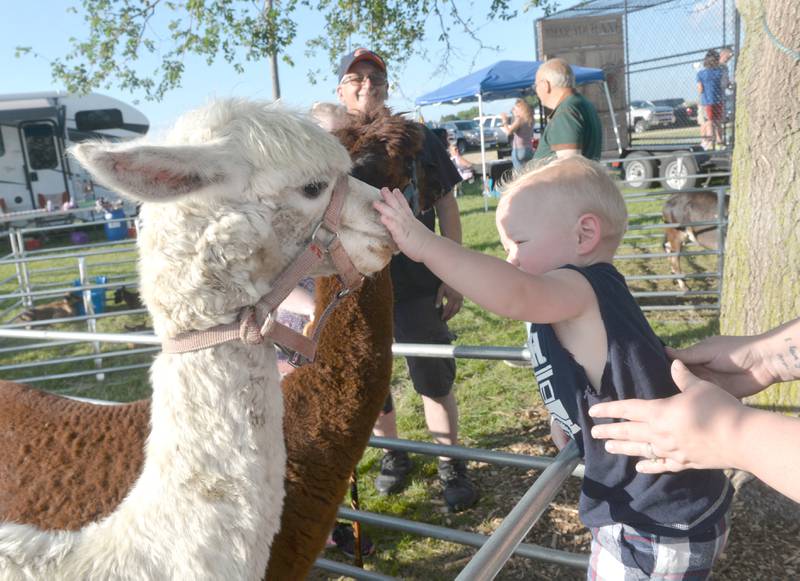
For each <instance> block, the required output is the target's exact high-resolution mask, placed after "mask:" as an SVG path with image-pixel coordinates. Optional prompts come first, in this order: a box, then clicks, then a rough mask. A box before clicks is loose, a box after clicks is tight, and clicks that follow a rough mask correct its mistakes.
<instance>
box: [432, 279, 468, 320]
mask: <svg viewBox="0 0 800 581" xmlns="http://www.w3.org/2000/svg"><path fill="white" fill-rule="evenodd" d="M463 305H464V296H463V295H462V294H461V293H460V292H458V291H456V290H455V289H452V288H450V287H449V286H447V285H446V284H444V283H442V284H440V285H439V290H438V291H437V293H436V306H437V307H439V306H441V307H442V321H444V322H447V321H449V320H450V319H452V318H453V317H455V316H456V314H457V313H458V311H460V310H461V307H462V306H463Z"/></svg>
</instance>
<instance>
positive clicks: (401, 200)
mask: <svg viewBox="0 0 800 581" xmlns="http://www.w3.org/2000/svg"><path fill="white" fill-rule="evenodd" d="M381 196H382V197H383V201H382V202H380V201H378V202H374V203H373V206H374V207H375V209H376V210H377V211H378V213H379V214H380V215H381V223H382V224H383V225H384V226H386V229H387V230H389V233H390V234H391V235H392V238H393V239H394V242H395V244H397V247H398V248H399V249H400V251H401V252H402V253H403V254H405V255H406V256H408V257H409V258H410V259H411V260H416V261H417V262H421V261H422V260H423V255H422V254H423V250H424V248H425V244H426V242H427V240H428V237H429V236H435V234H434V233H433V232H431V231H430V230H428V228H426V227H425V225H424V224H423V223H422V222H420V221H419V220H417V219H416V218H415V217H414V214H413V213H412V212H411V208H409V206H408V202H407V201H406V198H405V196H403V194H402V192H401V191H400V190H398V189H395V190H394V191H389V188H383V189H382V190H381Z"/></svg>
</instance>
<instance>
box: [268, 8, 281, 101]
mask: <svg viewBox="0 0 800 581" xmlns="http://www.w3.org/2000/svg"><path fill="white" fill-rule="evenodd" d="M264 11H265V13H267V14H269V13H270V12H271V11H272V0H266V1H265V2H264ZM269 70H270V74H271V76H272V100H273V101H277V100H278V99H280V98H281V82H280V78H279V77H278V53H277V52H273V53H270V55H269Z"/></svg>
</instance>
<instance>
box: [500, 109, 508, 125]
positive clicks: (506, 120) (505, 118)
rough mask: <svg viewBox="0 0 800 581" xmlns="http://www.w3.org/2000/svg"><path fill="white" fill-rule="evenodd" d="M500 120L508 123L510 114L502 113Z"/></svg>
mask: <svg viewBox="0 0 800 581" xmlns="http://www.w3.org/2000/svg"><path fill="white" fill-rule="evenodd" d="M500 120H501V121H502V122H503V123H508V113H506V112H505V111H503V112H502V113H500Z"/></svg>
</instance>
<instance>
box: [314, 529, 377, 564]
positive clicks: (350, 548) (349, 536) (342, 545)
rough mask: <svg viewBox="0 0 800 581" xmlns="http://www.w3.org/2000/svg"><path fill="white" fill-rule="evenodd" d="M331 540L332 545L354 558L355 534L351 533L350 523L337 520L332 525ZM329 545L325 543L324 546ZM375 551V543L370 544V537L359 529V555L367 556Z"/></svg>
mask: <svg viewBox="0 0 800 581" xmlns="http://www.w3.org/2000/svg"><path fill="white" fill-rule="evenodd" d="M331 540H332V541H333V546H335V547H336V548H337V549H339V550H340V551H341V552H342V553H344V554H345V555H347V556H348V557H350V558H351V559H355V558H356V536H355V534H354V533H353V525H351V524H350V523H343V522H337V523H336V524H335V525H334V526H333V531H332V532H331ZM328 546H330V545H326V548H327V547H328ZM374 552H375V545H374V544H372V541H371V540H370V538H369V537H368V536H367V535H365V534H364V531H363V529H362V531H361V556H362V557H369V556H370V555H371V554H372V553H374Z"/></svg>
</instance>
